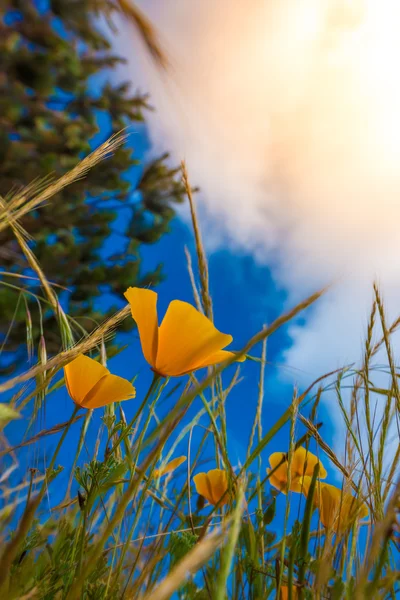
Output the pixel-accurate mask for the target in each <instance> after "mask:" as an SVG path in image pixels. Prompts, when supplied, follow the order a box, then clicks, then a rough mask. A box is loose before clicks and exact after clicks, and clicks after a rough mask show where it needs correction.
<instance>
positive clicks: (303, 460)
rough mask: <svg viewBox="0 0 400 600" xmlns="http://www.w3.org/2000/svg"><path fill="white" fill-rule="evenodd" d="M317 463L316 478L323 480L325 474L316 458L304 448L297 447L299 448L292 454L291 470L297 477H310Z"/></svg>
mask: <svg viewBox="0 0 400 600" xmlns="http://www.w3.org/2000/svg"><path fill="white" fill-rule="evenodd" d="M317 463H319V473H318V477H319V478H320V479H325V477H326V476H327V472H326V470H325V469H324V467H323V466H322V463H321V461H320V460H319V459H318V457H317V456H315V454H313V453H312V452H310V451H309V450H307V449H306V448H303V446H299V448H297V449H296V450H295V451H294V452H293V456H292V464H291V470H292V472H293V473H294V474H296V475H297V476H300V477H302V476H303V475H309V476H310V477H312V475H313V473H314V467H315V465H316V464H317Z"/></svg>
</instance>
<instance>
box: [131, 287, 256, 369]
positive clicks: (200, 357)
mask: <svg viewBox="0 0 400 600" xmlns="http://www.w3.org/2000/svg"><path fill="white" fill-rule="evenodd" d="M124 295H125V298H126V299H127V300H128V302H129V304H130V306H131V312H132V317H133V319H134V320H135V321H136V324H137V326H138V329H139V336H140V342H141V344H142V350H143V354H144V356H145V359H146V360H147V362H148V363H149V364H150V366H151V367H152V369H153V371H154V372H155V373H158V374H159V375H161V376H163V377H167V376H169V377H179V376H180V375H185V374H186V373H190V372H192V371H195V370H196V369H201V368H202V367H209V366H210V365H215V364H217V363H220V362H223V361H225V360H227V359H228V358H231V357H234V356H235V355H234V353H233V352H229V351H227V350H222V348H225V346H227V345H228V344H230V343H231V341H232V336H231V335H227V334H225V333H221V332H220V331H218V329H216V328H215V327H214V325H213V323H212V322H211V321H210V319H208V318H207V317H205V316H204V315H203V314H201V313H200V312H199V311H198V310H196V309H195V308H194V306H192V305H191V304H188V303H187V302H182V301H181V300H173V301H172V302H171V303H170V305H169V307H168V310H167V312H166V313H165V316H164V319H163V321H162V323H161V325H160V326H158V316H157V294H156V292H153V291H152V290H148V289H144V288H136V287H135V288H132V287H130V288H128V289H127V290H126V292H125V294H124ZM239 360H244V358H242V359H239Z"/></svg>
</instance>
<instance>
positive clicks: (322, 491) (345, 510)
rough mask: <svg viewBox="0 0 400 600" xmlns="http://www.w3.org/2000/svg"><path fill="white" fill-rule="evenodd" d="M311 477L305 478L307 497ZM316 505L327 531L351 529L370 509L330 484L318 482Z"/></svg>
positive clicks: (315, 495)
mask: <svg viewBox="0 0 400 600" xmlns="http://www.w3.org/2000/svg"><path fill="white" fill-rule="evenodd" d="M310 485H311V477H304V481H303V493H304V495H305V496H307V494H308V491H309V489H310ZM314 505H315V507H316V508H318V510H319V514H320V519H321V523H322V524H323V526H324V527H325V528H326V529H332V530H333V531H336V532H339V531H343V530H345V529H349V528H350V527H351V526H352V524H353V523H354V521H355V520H358V519H364V518H365V517H366V516H367V515H368V508H367V506H366V504H365V503H364V502H362V500H360V499H358V498H356V497H355V496H353V495H352V494H350V493H348V492H345V491H343V490H342V489H340V488H337V487H336V486H334V485H330V484H328V483H322V482H319V481H318V482H317V487H316V490H315V493H314Z"/></svg>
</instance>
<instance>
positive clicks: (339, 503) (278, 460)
mask: <svg viewBox="0 0 400 600" xmlns="http://www.w3.org/2000/svg"><path fill="white" fill-rule="evenodd" d="M269 464H270V466H271V468H270V469H267V472H268V473H269V481H270V483H271V485H272V486H273V487H275V488H276V489H278V490H279V491H280V492H283V493H284V494H285V493H286V492H287V491H288V490H290V491H292V492H297V493H302V494H304V496H306V497H307V496H308V493H309V490H310V486H311V482H312V477H313V473H314V468H315V466H316V465H318V466H319V474H318V479H317V485H316V490H315V493H314V497H313V503H314V506H315V508H318V510H319V514H320V519H321V523H322V524H323V525H324V527H325V528H326V529H329V530H332V531H335V532H336V533H338V532H341V531H343V530H347V529H349V528H350V527H351V525H352V524H353V523H354V522H355V521H356V520H358V519H363V518H364V517H366V516H367V515H368V509H367V506H366V505H365V504H364V503H363V502H362V501H361V500H360V499H359V498H356V497H355V496H353V495H352V494H350V493H349V492H347V491H344V490H342V489H341V488H337V487H335V486H334V485H330V484H328V483H325V482H322V481H321V479H325V477H326V475H327V473H326V470H325V469H324V467H323V465H322V463H321V461H320V460H319V459H318V458H317V457H316V456H315V455H314V454H312V453H311V452H309V451H308V450H306V449H305V448H303V447H301V446H300V447H299V448H297V449H296V450H295V451H294V452H293V453H292V457H291V461H290V468H289V457H288V455H287V454H285V453H284V452H274V454H271V456H270V457H269Z"/></svg>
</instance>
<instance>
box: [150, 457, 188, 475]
mask: <svg viewBox="0 0 400 600" xmlns="http://www.w3.org/2000/svg"><path fill="white" fill-rule="evenodd" d="M185 460H186V456H177V458H173V459H172V460H170V461H169V462H168V463H167V464H166V465H164V466H163V467H161V468H160V469H154V477H162V476H163V475H166V474H167V473H172V472H173V471H175V469H177V468H178V467H180V466H181V464H183V463H184V462H185Z"/></svg>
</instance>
